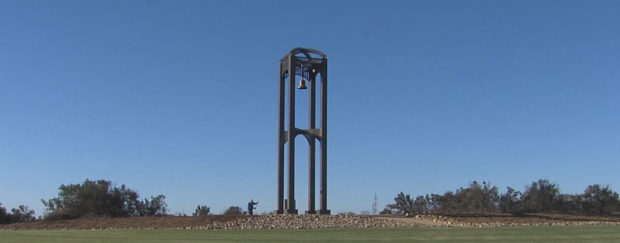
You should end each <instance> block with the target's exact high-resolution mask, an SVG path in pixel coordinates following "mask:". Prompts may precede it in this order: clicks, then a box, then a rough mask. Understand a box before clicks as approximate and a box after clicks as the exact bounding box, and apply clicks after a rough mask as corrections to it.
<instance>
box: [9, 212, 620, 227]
mask: <svg viewBox="0 0 620 243" xmlns="http://www.w3.org/2000/svg"><path fill="white" fill-rule="evenodd" d="M548 225H549V226H564V225H620V218H619V217H590V216H570V215H529V216H527V217H512V216H509V215H495V216H493V215H491V216H441V215H432V214H423V215H414V216H411V217H403V216H394V215H392V216H383V215H382V216H352V215H259V216H224V215H214V216H200V217H176V216H164V217H130V218H85V219H73V220H58V221H34V222H22V223H14V224H8V225H0V230H13V229H37V230H68V229H81V230H113V229H184V230H233V229H242V230H253V229H319V228H406V227H420V226H424V227H514V226H548Z"/></svg>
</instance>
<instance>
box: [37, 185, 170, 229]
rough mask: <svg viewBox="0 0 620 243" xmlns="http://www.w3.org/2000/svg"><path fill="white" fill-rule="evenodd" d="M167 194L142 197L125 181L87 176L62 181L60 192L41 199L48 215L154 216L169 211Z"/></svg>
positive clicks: (64, 217) (74, 216)
mask: <svg viewBox="0 0 620 243" xmlns="http://www.w3.org/2000/svg"><path fill="white" fill-rule="evenodd" d="M164 199H165V197H164V196H163V195H159V196H157V197H151V200H148V199H144V201H140V200H139V195H138V193H137V192H135V191H133V190H131V189H129V188H127V187H126V186H125V185H121V187H115V186H113V185H112V183H111V182H110V181H106V180H98V181H92V180H88V179H87V180H85V181H84V182H83V183H82V184H79V183H78V184H70V185H61V186H60V188H59V192H58V196H57V197H54V198H51V199H48V200H41V201H42V202H43V205H44V206H45V208H46V213H45V218H46V219H73V218H79V217H84V216H109V217H127V216H151V215H164V214H165V213H166V210H167V209H166V207H167V205H166V203H165V201H164Z"/></svg>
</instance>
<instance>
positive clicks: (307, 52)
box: [289, 47, 327, 58]
mask: <svg viewBox="0 0 620 243" xmlns="http://www.w3.org/2000/svg"><path fill="white" fill-rule="evenodd" d="M289 53H291V54H293V55H297V54H299V53H302V54H304V55H305V56H306V57H307V58H312V56H311V55H310V54H316V55H319V56H321V57H322V58H327V55H325V53H323V52H322V51H319V50H317V49H312V48H303V47H297V48H293V49H292V50H291V51H290V52H289Z"/></svg>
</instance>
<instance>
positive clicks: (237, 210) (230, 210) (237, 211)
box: [224, 206, 243, 215]
mask: <svg viewBox="0 0 620 243" xmlns="http://www.w3.org/2000/svg"><path fill="white" fill-rule="evenodd" d="M241 214H243V211H242V210H241V208H240V207H237V206H231V207H229V208H228V209H226V211H225V212H224V215H241Z"/></svg>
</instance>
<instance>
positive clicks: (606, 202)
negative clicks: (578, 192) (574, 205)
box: [583, 184, 620, 214]
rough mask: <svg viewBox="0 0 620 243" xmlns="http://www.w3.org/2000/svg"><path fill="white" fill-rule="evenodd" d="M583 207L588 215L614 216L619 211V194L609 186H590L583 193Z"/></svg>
mask: <svg viewBox="0 0 620 243" xmlns="http://www.w3.org/2000/svg"><path fill="white" fill-rule="evenodd" d="M583 201H584V202H583V206H584V209H585V211H586V213H594V214H612V213H615V212H617V211H618V208H619V206H620V201H619V200H618V193H616V192H614V191H613V190H612V189H611V188H609V186H605V187H602V186H601V185H599V184H594V185H590V186H588V187H587V188H586V190H585V192H584V193H583Z"/></svg>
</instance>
